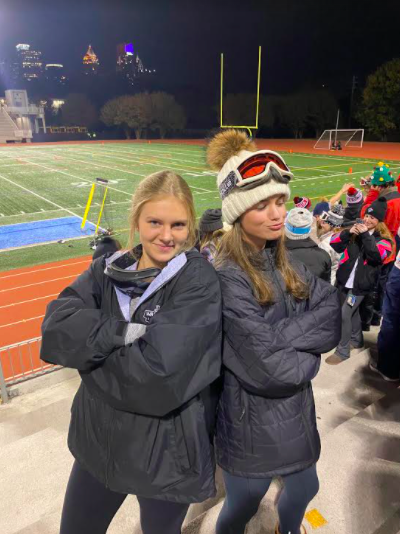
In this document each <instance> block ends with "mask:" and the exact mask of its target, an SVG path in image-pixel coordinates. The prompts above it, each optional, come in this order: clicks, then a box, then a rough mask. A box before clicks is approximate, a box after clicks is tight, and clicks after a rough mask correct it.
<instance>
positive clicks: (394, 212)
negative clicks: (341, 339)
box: [361, 161, 400, 329]
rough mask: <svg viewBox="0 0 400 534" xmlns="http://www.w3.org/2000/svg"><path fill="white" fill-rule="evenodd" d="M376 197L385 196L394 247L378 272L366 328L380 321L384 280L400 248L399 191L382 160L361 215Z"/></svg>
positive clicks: (387, 222) (374, 174)
mask: <svg viewBox="0 0 400 534" xmlns="http://www.w3.org/2000/svg"><path fill="white" fill-rule="evenodd" d="M377 198H385V199H386V201H387V212H386V216H385V220H384V222H385V224H386V226H387V227H388V228H389V230H390V232H391V234H392V236H393V240H394V247H393V252H392V254H391V255H389V256H388V257H387V258H386V260H385V262H384V265H383V267H382V269H381V272H380V274H379V280H378V283H377V286H376V288H375V291H374V297H373V304H372V311H371V313H369V314H368V317H367V319H365V321H366V324H365V328H366V329H368V328H369V325H372V326H379V325H380V323H381V318H382V305H383V297H384V295H385V287H386V281H387V278H388V276H389V273H390V271H391V269H392V267H393V265H394V260H395V258H396V253H397V251H399V250H400V248H399V247H400V236H399V232H400V193H399V191H398V190H397V187H396V184H395V179H394V177H393V175H392V173H391V172H390V167H389V165H388V164H385V163H383V162H382V161H380V162H379V163H378V165H377V166H376V167H375V169H374V173H373V175H372V179H371V189H370V192H369V193H368V195H367V198H366V199H365V202H364V205H363V208H362V210H361V215H362V216H364V214H365V213H367V212H368V208H369V206H371V204H372V203H373V202H374V201H375V200H376V199H377ZM371 298H372V297H371Z"/></svg>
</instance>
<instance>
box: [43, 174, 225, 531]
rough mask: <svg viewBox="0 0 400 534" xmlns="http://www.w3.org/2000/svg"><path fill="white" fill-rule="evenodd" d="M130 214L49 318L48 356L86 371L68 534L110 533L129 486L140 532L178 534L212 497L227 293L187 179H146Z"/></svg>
mask: <svg viewBox="0 0 400 534" xmlns="http://www.w3.org/2000/svg"><path fill="white" fill-rule="evenodd" d="M130 222H131V225H130V236H131V239H130V250H129V251H128V252H122V251H121V252H117V253H116V254H113V255H112V256H110V255H108V256H102V257H100V258H98V259H96V260H94V262H93V263H92V264H91V266H90V267H89V269H88V270H87V271H86V272H84V273H83V274H82V275H80V276H79V277H78V278H77V279H76V280H75V281H74V282H73V283H72V284H71V285H70V286H69V287H67V288H66V289H64V291H62V292H61V294H60V295H59V297H58V298H57V299H56V300H54V301H53V302H51V303H50V304H49V306H48V308H47V313H46V316H45V318H44V321H43V325H42V332H43V340H42V347H41V358H42V359H43V360H44V361H46V362H50V363H54V364H59V365H63V366H65V367H71V368H75V369H78V370H79V371H80V374H81V378H82V382H81V385H80V387H79V390H78V392H77V394H76V396H75V399H74V401H73V404H72V418H71V425H70V431H69V437H68V445H69V448H70V450H71V452H72V454H73V455H74V457H75V463H74V465H73V468H72V472H71V475H70V479H69V482H68V486H67V492H66V496H65V501H64V508H63V513H62V519H61V530H60V534H104V533H105V532H106V531H107V529H108V526H109V524H110V523H111V521H112V519H113V517H114V515H115V514H116V512H117V511H118V509H119V508H120V506H121V505H122V503H123V502H124V500H125V498H126V496H127V494H134V495H136V496H137V499H138V501H139V507H140V520H141V527H142V532H143V534H160V533H162V534H176V533H178V532H180V531H181V526H182V523H183V521H184V518H185V515H186V512H187V510H188V507H189V504H190V503H193V502H199V501H203V500H205V499H207V498H208V497H212V496H214V494H215V484H214V467H215V460H214V451H213V432H214V418H215V409H216V403H217V401H218V397H217V391H215V390H214V388H215V381H216V380H217V378H218V376H219V374H220V367H221V292H220V284H219V280H218V277H217V273H216V272H215V270H214V269H213V267H212V266H211V265H210V264H209V263H208V262H207V261H206V260H205V259H204V258H202V256H201V255H200V254H199V253H198V251H196V250H194V249H193V245H194V242H195V208H194V203H193V197H192V193H191V191H190V188H189V186H188V185H187V183H186V182H185V181H184V180H183V179H182V178H181V177H180V176H178V175H176V174H175V173H173V172H170V171H161V172H157V173H155V174H152V175H150V176H148V177H147V178H145V179H144V180H142V182H141V183H140V184H139V185H138V187H137V188H136V191H135V194H134V196H133V200H132V207H131V216H130ZM136 233H138V235H139V237H140V243H141V245H140V246H138V247H135V248H133V240H134V236H135V234H136ZM188 347H190V350H188Z"/></svg>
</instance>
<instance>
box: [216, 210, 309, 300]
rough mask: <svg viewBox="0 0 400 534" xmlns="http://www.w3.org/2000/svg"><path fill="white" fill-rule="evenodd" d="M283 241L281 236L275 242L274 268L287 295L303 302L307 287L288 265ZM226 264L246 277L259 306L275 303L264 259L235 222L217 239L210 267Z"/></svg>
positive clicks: (306, 295) (307, 295) (237, 222)
mask: <svg viewBox="0 0 400 534" xmlns="http://www.w3.org/2000/svg"><path fill="white" fill-rule="evenodd" d="M284 240H285V238H284V237H281V238H280V239H279V240H278V244H277V248H276V259H275V263H276V268H277V270H278V271H279V272H280V273H281V275H282V277H283V280H284V282H285V285H286V290H287V292H288V293H290V294H291V295H293V297H295V298H296V299H298V300H304V299H307V298H308V297H309V288H308V286H307V284H306V282H305V281H304V280H302V279H301V278H300V276H299V275H298V274H297V273H296V271H295V270H294V269H293V267H292V266H291V265H290V263H289V260H288V257H287V252H286V248H285V242H284ZM229 261H232V262H234V263H236V264H237V265H238V266H239V267H240V268H241V269H242V270H243V271H244V272H245V273H246V274H247V276H248V277H249V278H250V282H251V285H252V288H253V292H254V296H255V297H256V299H257V301H258V302H259V303H260V304H261V305H263V306H265V305H268V304H272V303H273V302H274V301H275V297H276V295H275V293H274V287H273V284H272V283H271V281H270V280H268V278H267V277H266V276H265V274H264V273H263V269H264V261H265V260H264V258H263V256H262V255H261V254H260V253H259V252H258V251H257V250H256V249H255V247H254V246H253V245H251V244H250V243H249V242H248V241H247V240H246V238H245V235H244V232H243V229H242V226H241V224H240V221H239V220H237V221H236V222H235V223H234V224H233V227H232V229H231V230H229V231H228V232H226V233H225V234H224V236H223V237H222V238H221V241H220V245H219V250H218V255H217V257H216V260H215V264H214V265H215V267H216V268H218V267H222V266H223V265H224V264H226V262H229Z"/></svg>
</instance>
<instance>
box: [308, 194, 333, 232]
mask: <svg viewBox="0 0 400 534" xmlns="http://www.w3.org/2000/svg"><path fill="white" fill-rule="evenodd" d="M329 210H330V205H329V201H328V199H327V198H326V197H322V198H321V199H320V201H319V202H318V203H317V204H316V205H315V208H314V209H313V212H312V213H313V216H314V220H313V225H312V228H311V234H310V237H311V238H312V239H317V229H318V221H319V219H320V218H321V215H322V214H323V212H324V211H329Z"/></svg>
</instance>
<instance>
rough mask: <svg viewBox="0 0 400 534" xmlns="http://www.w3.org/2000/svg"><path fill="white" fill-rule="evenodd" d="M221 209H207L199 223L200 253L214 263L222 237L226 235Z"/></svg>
mask: <svg viewBox="0 0 400 534" xmlns="http://www.w3.org/2000/svg"><path fill="white" fill-rule="evenodd" d="M223 228H224V225H223V222H222V211H221V209H209V210H206V211H205V212H204V213H203V215H202V216H201V219H200V223H199V231H200V253H201V255H202V256H204V258H206V259H207V260H208V261H209V262H210V263H213V261H214V258H215V255H216V253H217V250H218V245H219V241H220V239H221V237H222V236H223V235H224V230H223Z"/></svg>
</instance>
